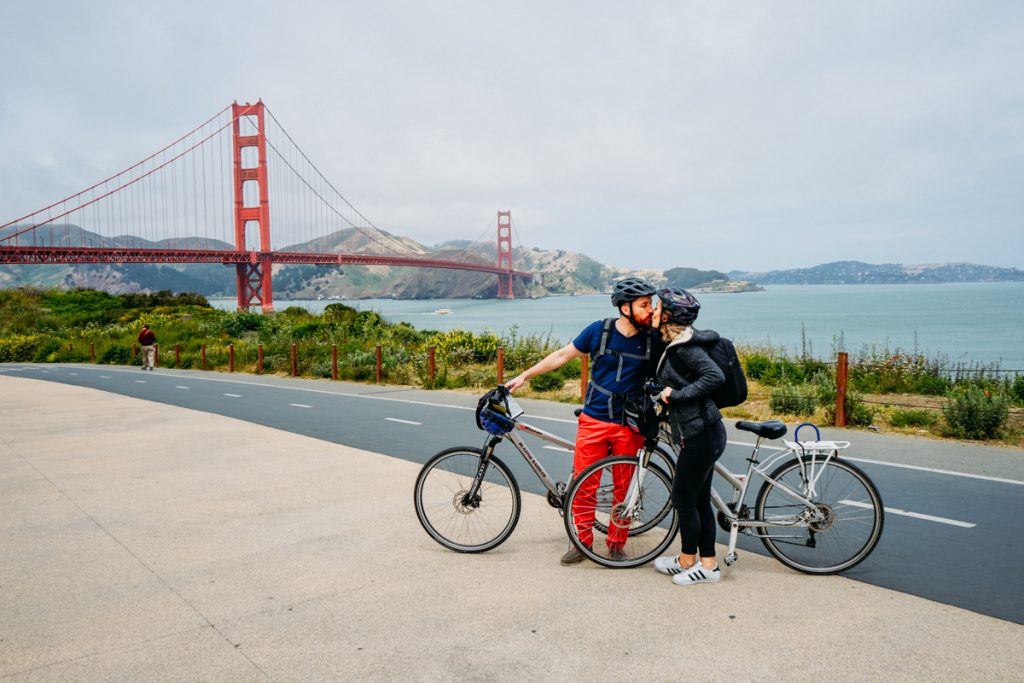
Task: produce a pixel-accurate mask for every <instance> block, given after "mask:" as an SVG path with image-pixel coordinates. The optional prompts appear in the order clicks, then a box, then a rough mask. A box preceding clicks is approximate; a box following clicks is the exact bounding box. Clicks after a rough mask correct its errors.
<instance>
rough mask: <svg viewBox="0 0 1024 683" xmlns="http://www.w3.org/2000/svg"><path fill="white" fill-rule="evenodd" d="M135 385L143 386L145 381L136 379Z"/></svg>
mask: <svg viewBox="0 0 1024 683" xmlns="http://www.w3.org/2000/svg"><path fill="white" fill-rule="evenodd" d="M135 383H136V384H145V383H146V380H144V379H137V380H135Z"/></svg>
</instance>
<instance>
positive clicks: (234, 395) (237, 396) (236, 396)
mask: <svg viewBox="0 0 1024 683" xmlns="http://www.w3.org/2000/svg"><path fill="white" fill-rule="evenodd" d="M224 395H225V396H230V397H231V398H242V395H241V394H224Z"/></svg>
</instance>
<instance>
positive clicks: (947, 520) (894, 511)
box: [839, 500, 978, 529]
mask: <svg viewBox="0 0 1024 683" xmlns="http://www.w3.org/2000/svg"><path fill="white" fill-rule="evenodd" d="M839 502H840V503H842V504H843V505H851V506H853V507H855V508H864V509H866V510H870V509H871V506H870V505H869V504H867V503H859V502H857V501H853V500H841V501H839ZM882 509H883V510H885V511H886V512H888V513H889V514H893V515H902V516H904V517H913V518H914V519H923V520H925V521H926V522H938V523H939V524H949V525H950V526H958V527H962V528H964V529H972V528H974V527H976V526H978V525H977V524H972V523H971V522H961V521H960V520H958V519H950V518H949V517H936V516H935V515H926V514H923V513H921V512H910V511H909V510H900V509H899V508H888V507H887V508H882Z"/></svg>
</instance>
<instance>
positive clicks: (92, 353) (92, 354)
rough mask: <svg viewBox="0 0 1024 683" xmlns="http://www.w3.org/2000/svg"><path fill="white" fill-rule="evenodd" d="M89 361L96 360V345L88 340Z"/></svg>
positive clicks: (93, 361)
mask: <svg viewBox="0 0 1024 683" xmlns="http://www.w3.org/2000/svg"><path fill="white" fill-rule="evenodd" d="M89 362H90V363H95V362H96V346H95V345H94V344H93V343H92V342H89Z"/></svg>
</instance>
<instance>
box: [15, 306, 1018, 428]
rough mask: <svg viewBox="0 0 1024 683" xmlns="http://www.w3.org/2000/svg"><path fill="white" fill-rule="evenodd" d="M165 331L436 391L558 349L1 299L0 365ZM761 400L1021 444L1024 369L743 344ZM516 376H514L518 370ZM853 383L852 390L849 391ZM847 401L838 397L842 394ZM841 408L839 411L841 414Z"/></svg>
mask: <svg viewBox="0 0 1024 683" xmlns="http://www.w3.org/2000/svg"><path fill="white" fill-rule="evenodd" d="M143 324H146V325H148V326H149V327H150V328H151V329H153V330H154V331H155V332H156V335H157V341H158V348H159V364H160V365H161V366H163V367H176V368H201V369H207V370H218V371H232V372H252V373H263V372H266V373H274V374H286V375H295V376H303V377H316V378H333V379H343V380H351V381H362V382H372V381H376V382H385V383H391V384H403V385H414V386H420V387H423V388H428V389H430V388H436V389H460V388H466V389H474V390H475V389H484V388H487V387H491V386H494V384H496V383H497V382H499V381H500V380H502V379H503V378H504V377H503V376H504V374H505V373H504V369H505V368H508V369H509V371H510V373H515V372H517V371H518V370H519V369H522V368H525V367H528V366H530V365H531V364H533V363H535V362H536V361H537V360H539V359H540V358H543V357H544V356H545V355H546V354H547V353H549V352H550V351H552V350H554V349H555V348H557V347H558V346H560V345H561V343H562V342H560V341H559V340H555V339H552V338H550V337H539V336H520V335H518V334H517V333H516V330H515V328H513V329H512V330H511V331H510V333H508V334H506V335H501V336H499V335H497V334H495V333H493V332H483V333H472V332H468V331H465V330H460V329H455V330H449V331H447V332H437V331H432V330H417V329H415V328H413V327H412V326H411V325H409V324H407V323H391V322H388V321H386V320H384V319H383V318H382V317H381V316H380V315H379V314H378V313H376V312H374V311H357V310H356V309H354V308H351V307H349V306H346V305H344V304H330V305H329V306H327V308H326V309H325V310H324V312H323V313H322V314H320V315H317V314H313V313H310V312H309V311H307V310H306V309H304V308H299V307H289V308H285V309H284V310H282V311H280V312H279V313H276V314H274V315H267V316H264V315H260V314H257V313H248V312H229V311H221V310H217V309H214V308H212V307H211V306H210V305H209V303H208V302H207V301H206V299H205V298H203V297H202V296H199V295H194V294H172V293H170V292H157V293H155V294H124V295H111V294H107V293H104V292H97V291H93V290H71V291H59V290H37V289H17V290H4V291H0V362H12V361H33V362H43V363H61V362H95V363H105V364H117V365H140V364H141V361H140V359H139V356H138V353H137V348H136V345H135V339H136V336H137V334H138V331H139V329H140V328H141V326H142V325H143ZM739 352H740V357H741V360H742V362H743V365H744V368H745V370H746V372H747V376H748V378H749V380H750V384H751V397H750V399H749V400H748V401H747V403H745V404H744V405H742V406H739V407H737V408H732V409H727V410H726V413H727V415H729V416H730V417H737V418H751V419H768V418H769V417H781V418H783V419H790V420H807V419H809V420H813V421H816V422H818V423H821V424H836V423H837V421H838V422H841V423H845V425H847V426H851V427H860V428H872V429H886V430H893V431H904V432H910V433H915V434H921V433H926V434H931V435H934V436H940V437H952V438H958V439H977V440H986V441H992V442H998V443H1006V444H1013V445H1018V446H1020V445H1024V410H1022V406H1024V373H1021V372H1020V371H1004V370H1001V369H1000V368H999V367H998V366H996V365H978V364H971V363H957V364H950V363H948V361H945V360H944V359H941V358H940V359H935V358H927V357H925V356H923V355H921V354H918V353H906V352H903V351H901V350H899V349H895V350H889V349H888V348H881V349H879V348H877V347H870V348H867V349H864V350H862V351H861V352H860V353H857V354H845V353H844V352H841V351H840V352H837V354H836V357H837V360H838V361H839V362H826V361H823V360H820V359H817V358H813V357H811V356H810V355H809V354H807V353H801V354H799V355H797V356H796V357H793V356H790V355H787V354H786V353H784V352H782V351H780V350H778V349H772V348H740V349H739ZM584 373H585V364H581V363H580V362H579V361H574V362H572V363H569V364H567V365H566V366H563V367H562V368H560V369H559V370H558V371H556V372H553V373H549V374H548V375H542V376H539V377H535V378H533V379H531V381H530V384H529V388H528V389H525V390H524V391H523V395H525V396H528V397H530V396H532V397H537V398H545V399H548V400H558V401H565V402H578V401H579V400H580V396H581V392H582V389H583V388H584V386H585V381H586V380H585V379H584V378H583V374H584ZM509 376H511V374H510V375H509ZM843 389H845V391H842V390H843ZM840 395H841V396H842V398H841V399H840V398H839V397H840ZM839 408H841V410H837V409H839Z"/></svg>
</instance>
